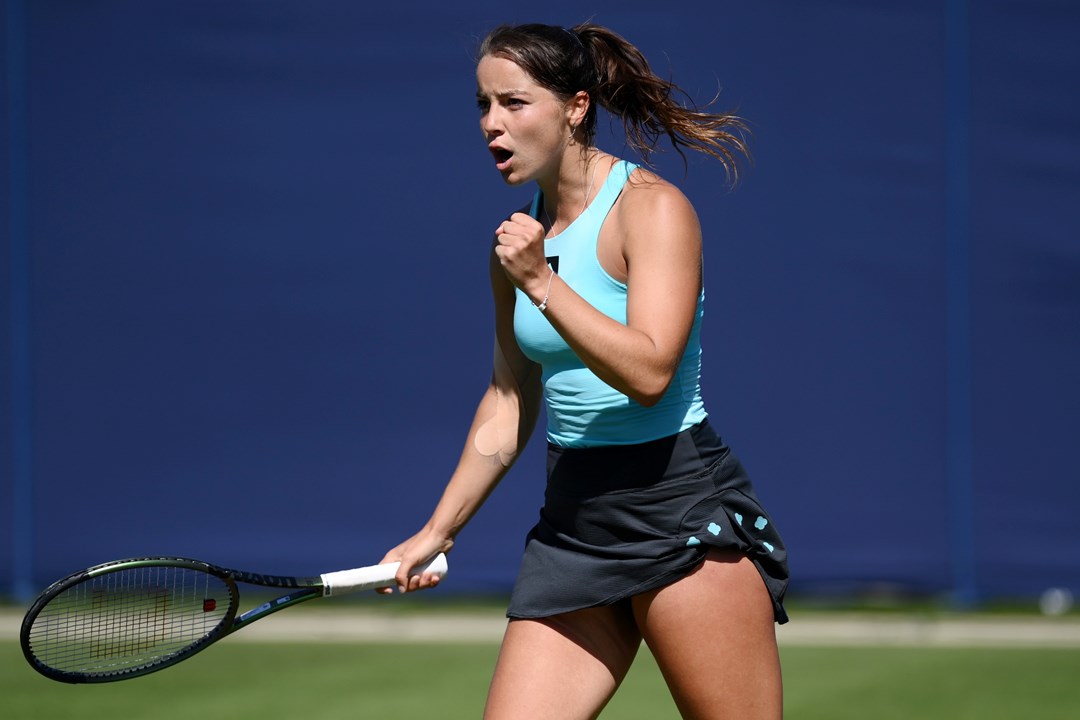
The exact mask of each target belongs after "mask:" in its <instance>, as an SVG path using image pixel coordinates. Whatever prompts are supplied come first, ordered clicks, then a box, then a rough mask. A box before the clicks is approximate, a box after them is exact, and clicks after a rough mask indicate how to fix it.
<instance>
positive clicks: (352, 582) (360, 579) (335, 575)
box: [320, 553, 447, 597]
mask: <svg viewBox="0 0 1080 720" xmlns="http://www.w3.org/2000/svg"><path fill="white" fill-rule="evenodd" d="M400 565H401V563H396V562H394V563H384V564H382V565H370V566H368V567H362V568H356V569H355V570H339V571H338V572H332V573H325V574H324V575H321V576H320V577H321V578H322V583H323V597H329V596H330V595H342V594H344V593H350V592H359V591H361V590H374V589H376V588H384V587H390V586H392V585H393V584H394V575H396V574H397V571H398V566H400ZM446 571H447V564H446V555H444V554H443V553H439V554H438V555H436V556H435V557H433V558H431V560H429V561H427V562H426V563H423V564H421V565H417V566H416V567H415V568H413V572H412V574H413V575H414V576H415V575H422V574H423V573H426V572H430V573H435V574H436V575H439V576H445V575H446Z"/></svg>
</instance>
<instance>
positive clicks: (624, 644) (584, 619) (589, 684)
mask: <svg viewBox="0 0 1080 720" xmlns="http://www.w3.org/2000/svg"><path fill="white" fill-rule="evenodd" d="M640 645H641V634H640V633H639V632H638V630H637V627H636V626H635V624H634V617H633V613H632V612H631V610H630V607H629V604H628V603H622V604H618V605H612V606H608V607H601V608H590V609H587V610H578V611H576V612H571V613H564V614H561V615H556V616H554V617H550V618H542V619H537V620H511V621H510V624H509V625H508V626H507V628H506V635H505V637H504V638H503V644H502V647H501V648H500V650H499V660H498V662H497V663H496V666H495V674H494V677H493V678H492V681H491V689H490V691H489V692H488V700H487V707H486V708H485V710H484V718H485V720H503V719H505V718H512V719H513V720H533V719H535V720H552V718H559V720H579V719H580V720H587V719H590V718H595V717H596V716H598V715H599V714H600V711H601V710H602V709H603V707H604V706H605V705H606V704H607V702H608V700H610V699H611V696H612V695H613V694H614V693H615V690H616V688H618V686H619V683H621V682H622V680H623V678H624V677H625V676H626V672H627V670H629V669H630V664H631V663H632V662H633V660H634V656H635V655H636V654H637V650H638V647H639V646H640Z"/></svg>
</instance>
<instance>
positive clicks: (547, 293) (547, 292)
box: [533, 270, 555, 312]
mask: <svg viewBox="0 0 1080 720" xmlns="http://www.w3.org/2000/svg"><path fill="white" fill-rule="evenodd" d="M554 278H555V270H552V271H551V274H550V275H548V284H547V290H545V291H544V299H543V300H541V301H540V304H539V305H537V304H536V303H533V307H535V308H536V309H537V310H539V311H540V312H544V311H545V310H547V304H548V298H549V297H551V281H552V280H553V279H554Z"/></svg>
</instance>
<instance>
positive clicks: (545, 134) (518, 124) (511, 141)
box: [476, 55, 570, 185]
mask: <svg viewBox="0 0 1080 720" xmlns="http://www.w3.org/2000/svg"><path fill="white" fill-rule="evenodd" d="M476 101H477V105H478V106H479V108H480V129H481V130H482V131H483V133H484V139H485V140H486V141H487V143H488V149H489V150H490V151H491V155H492V157H494V158H495V168H496V169H497V170H498V171H499V172H500V173H502V176H503V180H505V181H506V182H507V184H509V185H521V184H523V183H526V182H529V181H532V180H537V179H539V178H541V177H544V176H545V175H551V174H556V173H558V169H559V164H560V161H561V159H562V155H563V152H564V151H565V149H566V147H567V138H568V136H569V133H570V124H569V115H568V110H567V106H566V103H564V102H563V101H561V100H560V99H559V98H558V97H557V96H556V95H555V94H554V93H552V92H551V91H550V90H547V89H546V88H543V87H541V86H539V85H537V84H536V82H534V81H533V79H532V78H531V77H529V75H528V73H526V72H525V71H524V70H522V69H521V68H520V67H519V66H518V65H517V64H515V63H514V62H513V61H512V60H507V59H506V58H501V57H496V56H493V55H485V56H484V57H483V58H481V60H480V63H479V64H478V65H477V66H476Z"/></svg>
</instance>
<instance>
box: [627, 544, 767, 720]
mask: <svg viewBox="0 0 1080 720" xmlns="http://www.w3.org/2000/svg"><path fill="white" fill-rule="evenodd" d="M633 608H634V614H635V617H636V618H637V623H638V626H639V627H640V629H641V632H642V635H643V636H644V638H645V642H646V643H647V644H648V646H649V649H650V650H651V651H652V653H653V655H654V657H655V658H656V661H657V663H658V664H659V666H660V669H661V672H663V674H664V679H665V680H666V681H667V684H668V687H669V688H670V689H671V694H672V697H673V698H674V699H675V704H676V705H678V707H679V710H680V712H681V713H682V715H683V717H684V718H687V719H693V720H706V719H708V720H713V719H719V718H740V720H750V719H751V718H762V719H765V718H769V719H770V720H775V719H776V718H780V717H782V715H783V690H782V684H781V676H780V657H779V653H778V652H777V648H776V630H775V625H774V617H773V606H772V601H771V599H770V597H769V594H768V591H767V590H766V589H765V583H764V581H762V579H761V576H760V574H759V573H758V571H757V568H756V567H755V566H754V564H753V563H752V562H751V561H750V560H749V559H748V558H747V557H745V556H743V555H741V554H738V553H736V552H734V551H717V550H714V551H712V552H711V553H710V554H709V556H708V558H707V559H706V561H705V563H704V564H703V565H702V566H701V567H700V568H699V569H698V570H696V571H695V572H693V573H691V574H690V575H688V576H686V577H685V578H683V579H682V580H679V581H678V582H675V583H673V584H671V585H668V586H666V587H663V588H660V589H659V590H654V591H652V592H648V593H644V594H642V595H640V596H637V597H635V598H634V601H633Z"/></svg>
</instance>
